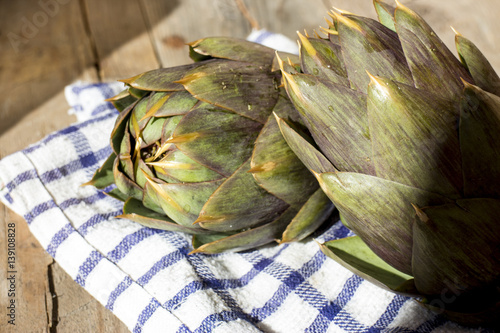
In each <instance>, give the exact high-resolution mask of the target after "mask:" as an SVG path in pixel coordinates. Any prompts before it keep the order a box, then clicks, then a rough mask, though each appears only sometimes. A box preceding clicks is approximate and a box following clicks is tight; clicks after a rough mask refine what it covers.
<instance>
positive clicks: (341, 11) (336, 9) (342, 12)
mask: <svg viewBox="0 0 500 333" xmlns="http://www.w3.org/2000/svg"><path fill="white" fill-rule="evenodd" d="M332 8H333V10H335V11H336V12H338V13H340V14H342V15H356V14H354V13H351V12H348V11H347V10H344V9H340V8H336V7H333V6H332Z"/></svg>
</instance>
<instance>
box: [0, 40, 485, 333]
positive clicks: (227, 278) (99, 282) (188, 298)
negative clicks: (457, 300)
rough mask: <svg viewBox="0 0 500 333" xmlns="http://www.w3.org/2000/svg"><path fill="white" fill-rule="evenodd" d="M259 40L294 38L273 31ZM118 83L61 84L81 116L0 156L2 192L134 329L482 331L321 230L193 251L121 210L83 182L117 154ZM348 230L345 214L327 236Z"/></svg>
mask: <svg viewBox="0 0 500 333" xmlns="http://www.w3.org/2000/svg"><path fill="white" fill-rule="evenodd" d="M249 38H250V39H251V40H253V41H257V42H260V43H263V44H267V45H271V46H273V47H275V48H278V47H277V46H279V45H285V46H286V45H292V47H295V43H292V42H291V41H289V40H287V39H285V38H284V37H283V36H277V35H273V34H271V33H269V32H266V31H259V32H254V33H252V35H250V37H249ZM122 89H123V86H122V84H121V83H120V84H119V83H112V84H82V83H77V84H73V85H71V86H68V87H66V96H67V100H68V102H69V104H70V106H71V108H72V109H71V111H72V112H74V113H75V114H76V115H77V117H78V122H77V123H76V124H74V125H72V126H69V127H68V128H66V129H63V130H61V131H58V132H55V133H53V134H51V135H49V136H48V137H46V138H45V139H43V140H41V141H40V142H38V143H36V144H34V145H31V146H29V147H28V148H26V149H24V150H23V151H20V152H17V153H15V154H12V155H10V156H8V157H6V158H4V159H3V160H1V161H0V199H1V200H2V202H4V204H5V205H7V206H8V207H9V208H10V209H12V210H13V211H15V212H16V213H18V214H20V215H22V216H23V217H24V218H25V219H26V221H27V223H28V225H29V228H30V230H31V232H32V233H33V234H34V235H35V237H36V238H37V239H38V240H39V241H40V243H41V245H42V246H43V247H44V248H45V250H46V251H47V252H48V253H49V254H50V255H51V256H53V257H54V259H55V260H56V261H57V262H58V263H59V265H60V266H61V267H63V268H64V270H65V271H66V272H67V273H68V274H69V275H70V276H71V277H72V278H73V279H74V280H75V281H76V282H78V284H80V285H81V286H82V287H83V288H85V289H86V290H87V291H88V292H89V293H90V294H91V295H92V296H93V297H95V298H96V299H97V300H98V301H99V302H101V303H102V304H103V305H104V306H105V307H106V308H108V309H109V310H111V311H112V312H113V313H114V314H115V315H116V316H117V317H118V318H120V319H121V320H122V321H123V322H124V323H125V325H126V326H127V327H128V328H129V329H130V330H131V331H133V332H231V333H234V332H262V331H263V332H430V331H433V332H480V330H469V329H466V328H463V327H459V326H457V325H455V324H453V323H450V322H448V321H446V320H444V319H442V318H441V317H439V316H435V315H433V314H431V313H430V312H428V311H426V310H425V309H423V308H422V307H421V306H419V305H418V304H417V303H416V302H415V301H413V300H411V299H408V298H406V297H402V296H399V295H394V294H392V293H389V292H387V291H385V290H383V289H380V288H378V287H376V286H375V285H373V284H371V283H369V282H367V281H364V280H363V279H361V278H359V277H358V276H356V275H353V274H352V273H350V272H349V271H348V270H346V269H344V268H343V267H342V266H340V265H338V264H337V263H336V262H335V261H333V260H330V259H327V258H326V257H325V256H324V255H323V254H322V253H321V251H320V249H319V246H318V245H317V243H316V242H315V241H314V240H307V241H304V242H299V243H293V244H283V245H279V246H278V245H276V246H268V247H265V248H261V249H258V250H254V251H246V252H243V253H226V254H220V255H204V254H193V255H188V253H189V252H190V251H191V249H192V248H191V245H190V236H187V235H184V234H182V233H176V232H169V231H161V230H155V229H149V228H146V227H143V226H141V225H139V224H137V223H134V222H132V221H129V220H125V219H116V218H114V217H115V216H117V215H120V214H121V213H122V210H121V208H122V203H121V202H119V201H117V200H115V199H113V198H111V197H109V196H106V195H104V194H103V193H102V192H101V191H98V190H96V189H95V188H93V187H92V186H84V187H81V186H80V184H82V183H84V182H87V181H88V180H90V178H91V177H92V175H93V173H94V171H95V170H96V169H97V168H98V167H99V166H100V165H101V164H102V163H103V162H104V160H105V159H106V157H107V156H108V155H109V154H110V152H111V149H110V147H109V146H108V145H109V135H110V132H111V129H112V128H113V125H114V122H115V118H116V116H117V112H116V111H115V110H114V108H113V107H112V105H111V104H109V103H107V102H104V101H103V100H104V99H106V98H109V97H111V96H113V95H115V94H117V93H118V92H119V91H121V90H122ZM349 234H350V232H349V230H348V229H346V228H345V227H343V226H342V225H341V224H340V222H337V223H336V224H334V225H333V226H332V227H331V228H330V229H329V230H327V231H326V232H324V233H323V234H322V235H320V236H319V237H318V238H317V240H318V241H320V242H322V241H326V240H330V239H334V238H340V237H345V236H348V235H349Z"/></svg>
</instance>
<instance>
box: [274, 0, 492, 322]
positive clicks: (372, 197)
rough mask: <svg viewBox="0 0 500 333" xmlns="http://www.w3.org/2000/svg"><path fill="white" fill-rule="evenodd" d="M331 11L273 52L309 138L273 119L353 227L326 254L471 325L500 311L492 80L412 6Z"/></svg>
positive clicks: (475, 54)
mask: <svg viewBox="0 0 500 333" xmlns="http://www.w3.org/2000/svg"><path fill="white" fill-rule="evenodd" d="M374 5H375V8H376V11H377V13H378V17H379V21H376V20H372V19H370V18H365V17H361V16H357V15H354V14H351V13H348V12H345V11H339V13H337V12H332V13H330V16H331V17H332V19H333V21H331V22H330V21H329V27H328V28H326V29H325V28H324V29H323V31H325V32H326V33H327V34H328V38H321V37H319V36H318V35H316V36H315V37H310V36H308V35H307V34H306V35H302V34H299V37H300V41H299V42H300V43H299V44H300V63H296V62H294V60H290V61H288V62H286V61H282V60H280V65H281V68H282V72H283V80H284V85H285V88H286V91H287V93H288V95H289V97H290V99H291V100H292V102H293V104H294V105H295V107H296V108H297V110H298V111H299V113H300V115H301V117H302V119H303V122H304V123H305V125H306V126H307V128H308V129H309V131H310V134H311V135H312V138H313V139H314V142H313V141H312V140H311V139H310V138H309V137H308V136H307V135H306V134H304V132H302V131H298V130H295V129H294V126H293V124H290V122H289V121H287V120H286V119H282V118H281V117H279V115H278V122H279V126H280V128H281V131H282V133H283V135H284V137H285V139H286V141H287V142H288V143H289V145H290V147H292V149H293V150H294V151H295V153H296V154H297V156H299V158H300V159H301V160H302V161H303V162H304V164H305V165H306V166H307V167H308V168H309V169H310V170H311V171H312V173H313V174H314V175H315V176H316V178H317V179H318V181H319V183H320V185H321V188H322V189H323V190H324V192H325V193H326V194H327V195H328V197H329V198H330V199H331V200H332V201H333V203H334V204H335V206H336V207H337V208H338V210H339V213H340V218H341V220H342V222H343V223H344V224H345V226H347V227H348V228H350V229H351V230H352V231H353V232H354V233H355V234H356V236H353V237H348V238H344V239H340V240H334V241H329V242H326V243H324V244H322V249H323V251H324V253H325V254H326V255H328V256H329V257H331V258H333V259H334V260H336V261H337V262H339V263H340V264H342V265H343V266H345V267H347V268H348V269H350V270H351V271H353V272H354V273H356V274H358V275H359V276H361V277H363V278H365V279H367V280H369V281H371V282H373V283H375V284H377V285H379V286H382V287H384V288H386V289H388V290H391V291H394V292H396V293H400V294H403V295H409V296H413V297H416V298H417V300H418V301H419V302H420V303H421V304H423V305H425V306H426V307H428V308H430V309H431V310H434V311H435V312H438V313H443V314H444V315H446V316H448V318H451V319H452V320H455V321H459V322H462V323H468V324H478V323H484V322H492V321H495V320H498V319H497V318H500V311H499V309H500V307H499V304H500V97H499V96H500V78H499V77H498V75H497V74H496V73H495V72H494V70H493V68H492V66H491V65H490V63H489V62H488V61H487V60H486V58H485V57H484V56H483V55H482V54H481V53H480V51H479V50H478V48H477V47H476V46H475V45H474V44H473V43H472V42H470V41H469V40H468V39H466V38H465V37H463V36H462V35H461V34H458V33H457V34H456V46H457V49H458V54H459V59H457V58H456V57H455V56H454V55H453V54H452V53H451V51H450V50H449V49H448V48H447V47H446V46H445V45H444V44H443V42H442V41H441V40H440V39H439V38H438V37H437V36H436V34H435V32H434V31H433V30H432V29H431V28H430V27H429V25H428V24H427V23H426V22H425V21H424V20H423V19H422V18H421V17H420V16H418V15H417V14H416V13H415V12H413V11H412V10H410V9H408V8H406V7H405V6H403V5H401V4H400V3H397V6H396V7H393V6H390V5H388V4H385V3H382V2H380V1H378V0H375V1H374Z"/></svg>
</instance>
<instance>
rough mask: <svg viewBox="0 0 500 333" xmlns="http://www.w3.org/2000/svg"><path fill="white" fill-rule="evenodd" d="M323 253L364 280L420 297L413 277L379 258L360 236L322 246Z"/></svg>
mask: <svg viewBox="0 0 500 333" xmlns="http://www.w3.org/2000/svg"><path fill="white" fill-rule="evenodd" d="M321 251H323V253H324V254H325V255H326V256H328V257H330V258H332V259H333V260H335V261H336V262H338V263H339V264H340V265H342V266H344V267H345V268H347V269H348V270H350V271H351V272H353V273H355V274H356V275H358V276H360V277H362V278H363V279H365V280H367V281H369V282H371V283H373V284H375V285H377V286H379V287H381V288H384V289H387V290H391V291H394V292H397V293H399V294H403V295H406V296H419V293H418V291H417V289H416V288H415V284H414V280H413V277H412V276H410V275H408V274H405V273H403V272H400V271H398V270H397V269H395V268H393V267H391V266H390V265H388V264H387V263H386V262H385V261H383V260H382V259H381V258H380V257H378V256H377V255H376V254H375V253H374V252H373V251H372V250H371V249H370V248H369V247H368V246H367V245H366V244H365V243H364V242H363V241H362V240H361V238H360V237H358V236H352V237H346V238H342V239H336V240H332V241H328V242H326V243H324V244H321Z"/></svg>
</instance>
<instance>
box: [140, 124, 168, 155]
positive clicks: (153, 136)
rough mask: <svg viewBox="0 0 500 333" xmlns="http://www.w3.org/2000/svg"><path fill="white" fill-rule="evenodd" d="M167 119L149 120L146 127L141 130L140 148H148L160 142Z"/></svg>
mask: <svg viewBox="0 0 500 333" xmlns="http://www.w3.org/2000/svg"><path fill="white" fill-rule="evenodd" d="M167 121H168V118H151V119H150V121H149V123H148V125H147V126H146V127H145V128H144V129H143V130H142V133H141V136H142V145H141V148H144V147H147V146H150V145H152V144H154V143H156V142H158V141H160V140H161V135H162V130H163V126H164V125H165V123H166V122H167Z"/></svg>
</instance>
